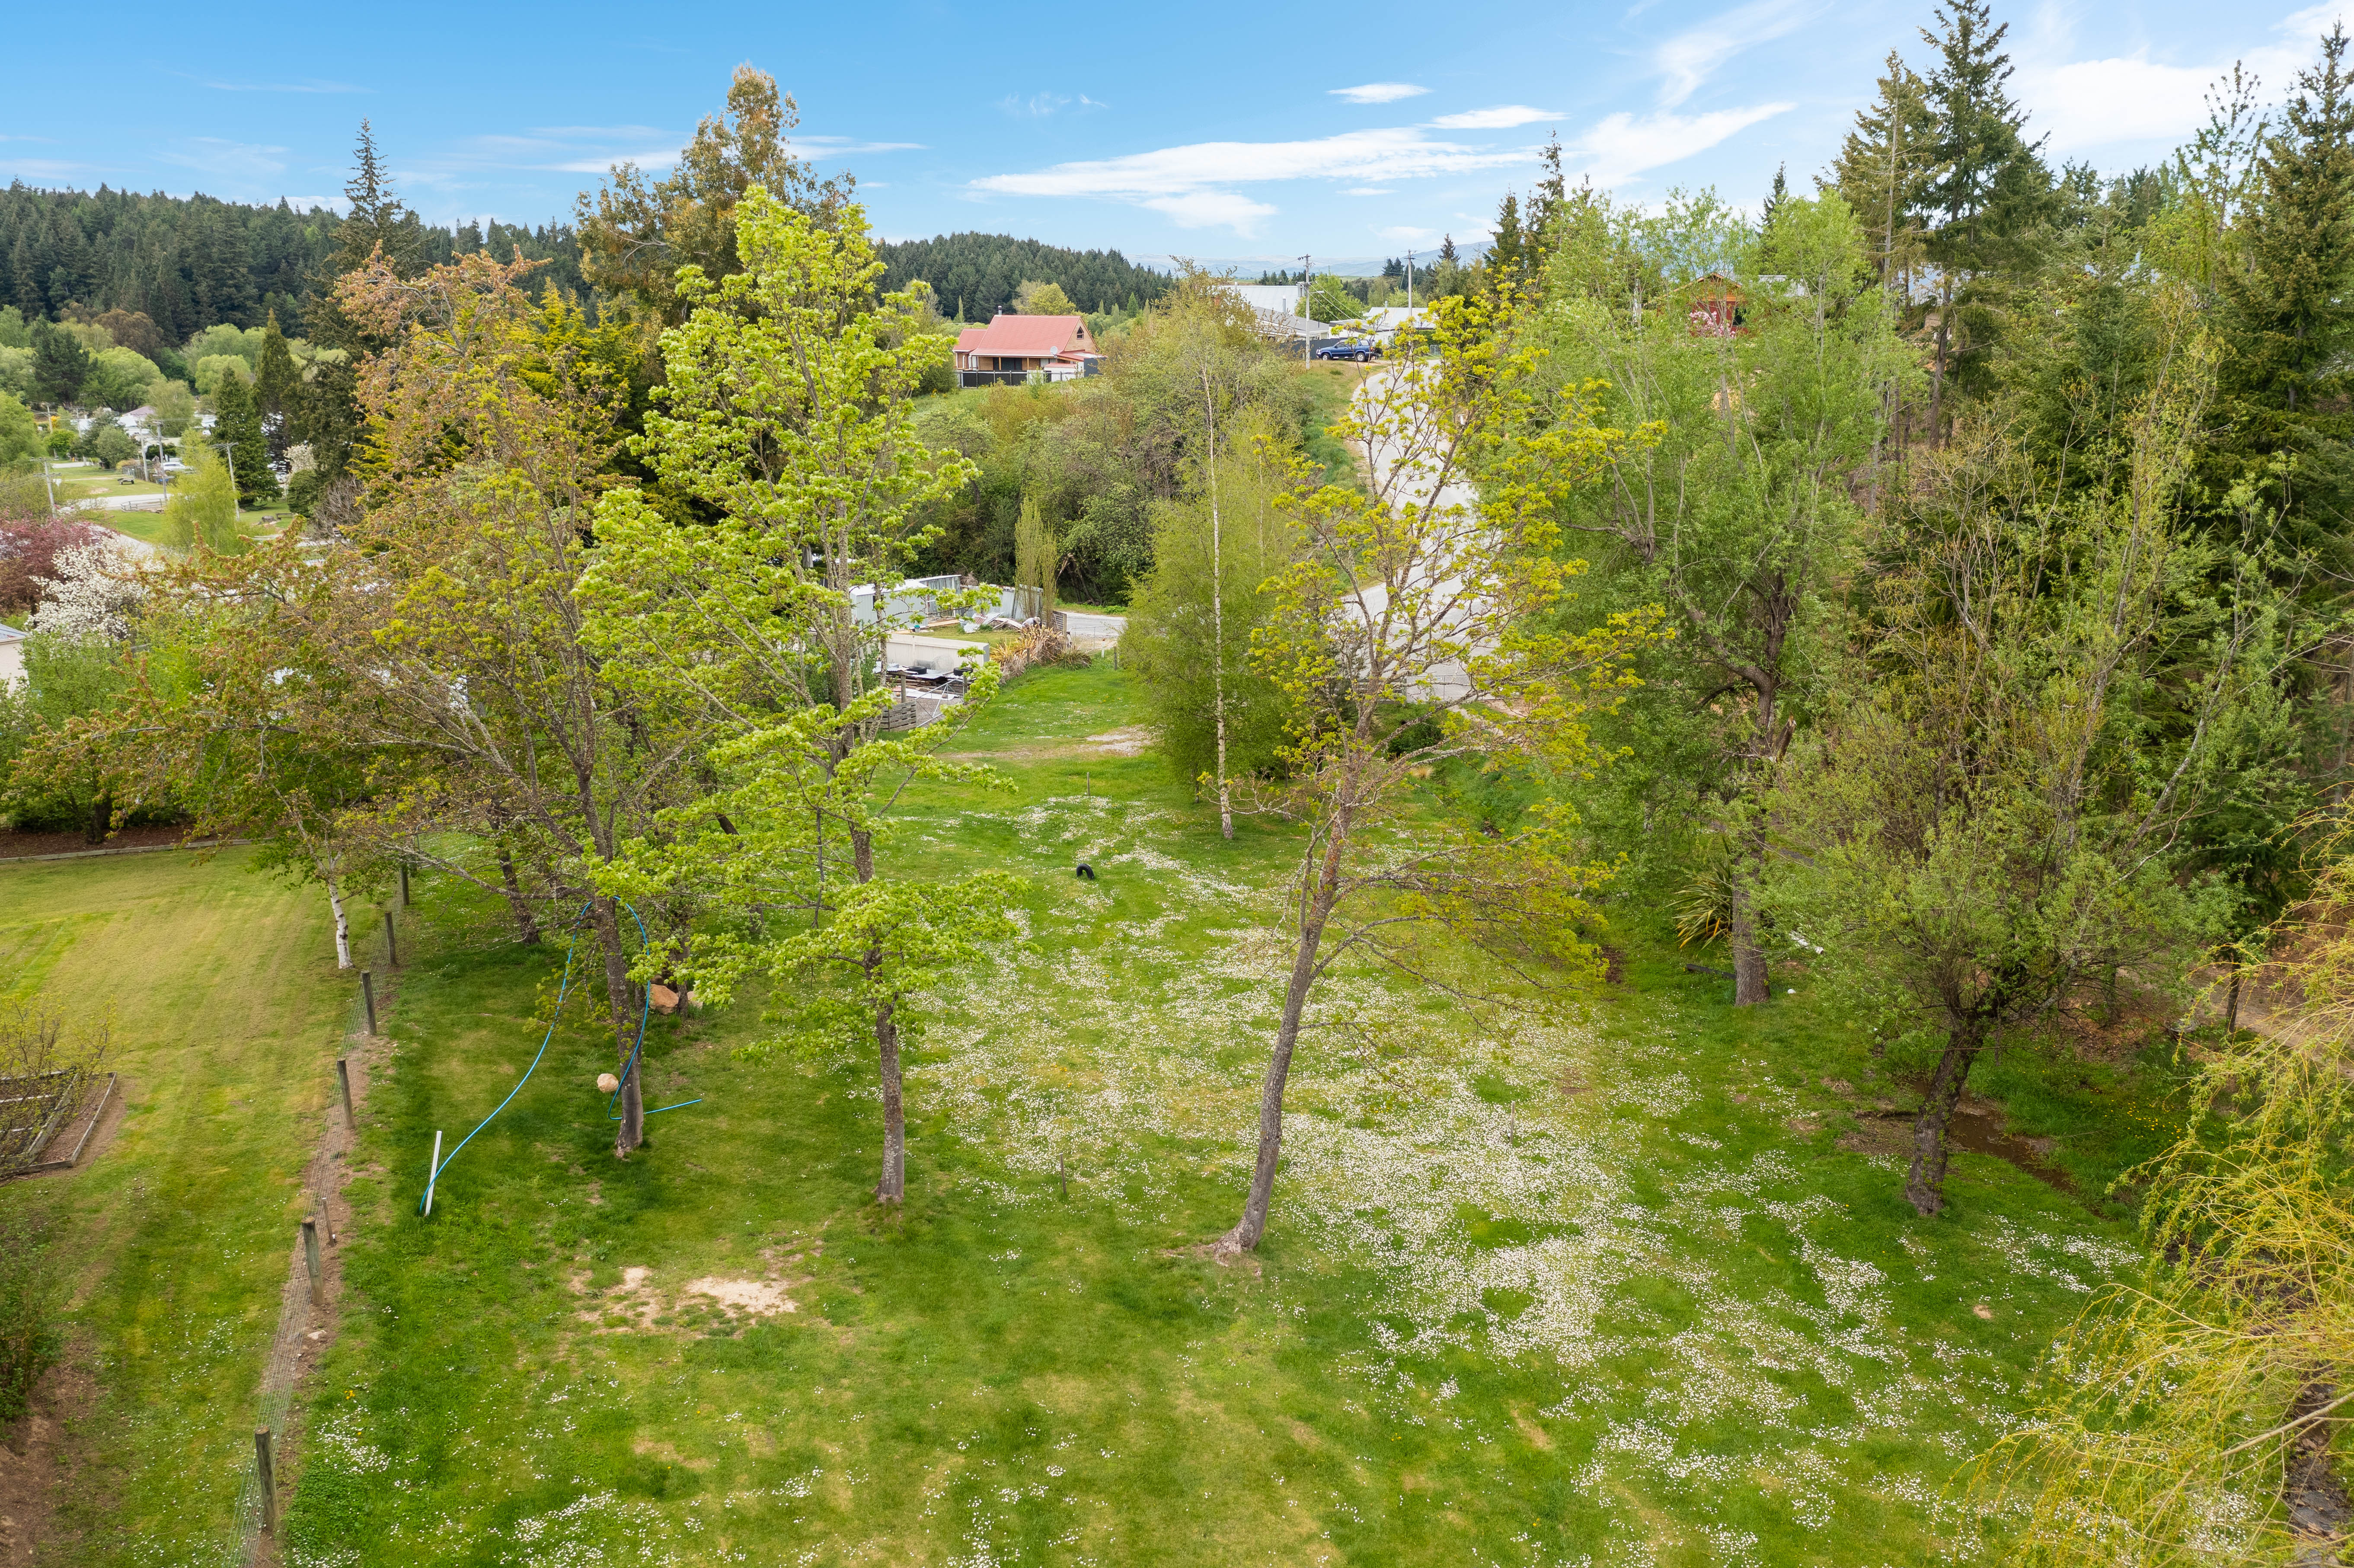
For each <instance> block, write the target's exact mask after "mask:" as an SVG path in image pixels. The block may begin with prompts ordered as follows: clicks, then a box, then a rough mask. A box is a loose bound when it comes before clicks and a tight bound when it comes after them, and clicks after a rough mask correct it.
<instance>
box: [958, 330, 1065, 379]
mask: <svg viewBox="0 0 2354 1568" xmlns="http://www.w3.org/2000/svg"><path fill="white" fill-rule="evenodd" d="M1099 363H1100V361H1099V359H1098V357H1097V354H1096V342H1095V336H1094V334H1091V333H1089V332H1088V331H1087V318H1085V317H1084V316H992V317H991V318H990V323H989V324H988V325H987V326H985V327H967V328H965V329H964V331H963V332H961V333H960V334H957V345H956V368H957V382H958V384H959V385H960V386H964V387H985V386H987V385H988V384H989V383H991V382H992V381H1027V380H1028V379H1030V377H1031V376H1044V378H1045V379H1047V380H1049V381H1076V380H1077V379H1078V378H1079V377H1080V376H1093V375H1094V374H1095V373H1096V369H1097V366H1098V364H1099Z"/></svg>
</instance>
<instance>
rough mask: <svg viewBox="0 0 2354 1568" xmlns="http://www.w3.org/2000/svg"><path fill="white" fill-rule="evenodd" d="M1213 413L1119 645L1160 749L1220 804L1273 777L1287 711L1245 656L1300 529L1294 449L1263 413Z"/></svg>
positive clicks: (1158, 535)
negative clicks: (1205, 447) (1286, 500)
mask: <svg viewBox="0 0 2354 1568" xmlns="http://www.w3.org/2000/svg"><path fill="white" fill-rule="evenodd" d="M1205 379H1207V377H1205ZM1217 401H1218V399H1216V398H1215V397H1214V398H1213V407H1214V408H1215V405H1216V402H1217ZM1217 414H1218V416H1219V418H1218V419H1217V424H1218V426H1219V433H1220V436H1221V440H1219V443H1218V450H1216V452H1215V453H1214V455H1211V454H1207V453H1205V454H1204V457H1203V459H1202V460H1201V461H1200V464H1199V472H1198V476H1197V477H1196V479H1195V482H1193V484H1192V485H1191V486H1189V488H1188V492H1187V493H1186V494H1185V495H1183V496H1182V497H1180V498H1178V499H1176V500H1173V501H1169V502H1164V503H1161V505H1160V506H1158V507H1157V508H1156V509H1155V511H1154V515H1153V537H1152V572H1151V575H1150V576H1149V577H1146V578H1145V580H1144V582H1143V584H1142V585H1141V587H1140V588H1139V590H1138V592H1137V594H1136V596H1135V598H1134V599H1132V600H1131V602H1130V604H1129V612H1128V630H1126V631H1125V632H1124V633H1122V634H1121V637H1120V641H1119V647H1120V663H1121V666H1122V667H1123V668H1124V669H1128V670H1130V671H1133V672H1134V673H1135V675H1136V678H1137V680H1139V681H1140V682H1141V683H1143V685H1144V688H1145V691H1146V693H1147V694H1148V695H1149V697H1150V702H1151V705H1152V721H1151V722H1152V730H1153V739H1154V742H1155V749H1156V750H1157V751H1158V752H1159V754H1160V755H1161V758H1163V759H1165V760H1166V761H1167V762H1168V763H1169V765H1170V767H1171V768H1173V769H1174V770H1175V771H1176V773H1177V776H1178V777H1179V778H1181V779H1183V780H1184V781H1185V782H1186V783H1187V784H1189V785H1195V786H1198V784H1199V783H1200V781H1201V780H1202V779H1204V778H1205V777H1214V781H1215V785H1216V788H1217V789H1218V792H1219V796H1220V800H1221V804H1222V806H1223V805H1224V804H1225V800H1227V798H1228V794H1227V789H1226V781H1227V779H1228V778H1229V777H1230V776H1231V775H1245V776H1247V775H1254V774H1260V773H1271V772H1273V771H1274V770H1275V769H1276V768H1277V766H1278V758H1279V757H1280V754H1281V752H1282V749H1283V747H1284V743H1285V740H1286V738H1287V735H1288V723H1289V718H1288V707H1287V705H1286V704H1285V703H1284V701H1283V699H1282V694H1281V693H1280V691H1279V690H1278V687H1277V686H1276V685H1275V683H1273V682H1272V681H1271V680H1269V679H1268V678H1267V676H1266V674H1265V673H1262V672H1260V671H1258V670H1257V669H1256V668H1254V666H1253V665H1252V662H1251V659H1250V650H1251V641H1252V638H1253V637H1254V636H1255V635H1257V632H1258V630H1259V629H1260V628H1261V627H1263V626H1264V625H1265V624H1266V622H1267V614H1268V611H1269V609H1271V607H1272V605H1273V598H1272V595H1271V594H1270V593H1269V592H1268V591H1267V587H1266V585H1267V582H1268V581H1269V580H1270V579H1271V578H1273V577H1275V576H1276V575H1277V574H1278V572H1279V571H1281V570H1282V568H1283V567H1286V566H1288V565H1289V564H1290V561H1291V559H1292V547H1293V524H1292V522H1291V518H1290V516H1289V514H1287V513H1284V512H1281V511H1278V509H1277V507H1276V504H1275V503H1276V497H1277V496H1278V494H1279V493H1281V492H1282V490H1283V488H1284V484H1285V482H1286V480H1287V478H1288V463H1286V462H1285V461H1283V457H1284V454H1288V451H1289V450H1290V448H1289V445H1288V443H1287V442H1285V441H1283V440H1281V439H1280V433H1279V432H1278V431H1275V430H1272V429H1269V428H1268V426H1269V424H1270V423H1271V421H1269V420H1268V419H1267V418H1266V416H1265V412H1264V411H1263V410H1259V409H1253V408H1247V407H1246V408H1241V409H1236V408H1235V407H1234V406H1233V404H1232V402H1228V403H1227V406H1226V407H1225V408H1223V409H1218V410H1217ZM1225 814H1226V816H1227V818H1228V821H1229V822H1230V821H1231V812H1227V813H1225ZM1227 836H1228V837H1232V836H1233V835H1232V832H1231V831H1229V832H1228V835H1227Z"/></svg>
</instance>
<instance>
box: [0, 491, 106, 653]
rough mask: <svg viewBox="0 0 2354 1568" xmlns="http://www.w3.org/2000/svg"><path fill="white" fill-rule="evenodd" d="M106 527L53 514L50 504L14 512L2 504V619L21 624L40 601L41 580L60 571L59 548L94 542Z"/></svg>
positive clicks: (0, 545) (0, 528) (0, 597)
mask: <svg viewBox="0 0 2354 1568" xmlns="http://www.w3.org/2000/svg"><path fill="white" fill-rule="evenodd" d="M104 534H105V530H103V529H101V528H99V527H97V526H95V525H93V524H88V523H69V522H64V521H60V520H58V519H55V518H52V517H50V516H49V515H48V510H47V507H46V506H44V507H43V509H42V510H41V511H39V512H31V511H27V512H26V513H22V514H14V515H11V514H9V509H8V508H6V507H5V505H0V620H9V621H11V622H14V623H16V624H17V625H20V626H21V625H22V624H23V623H24V622H23V618H24V617H25V616H27V615H28V614H30V613H31V612H32V611H33V609H35V608H36V607H37V606H38V605H39V603H40V602H41V587H40V583H41V579H42V578H45V577H56V576H57V574H58V567H57V558H58V553H59V552H60V551H64V550H70V549H75V548H79V547H80V546H88V545H95V544H97V543H99V542H100V540H101V538H102V537H103V536H104Z"/></svg>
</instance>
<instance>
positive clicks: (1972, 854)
mask: <svg viewBox="0 0 2354 1568" xmlns="http://www.w3.org/2000/svg"><path fill="white" fill-rule="evenodd" d="M2194 325H2195V318H2194V316H2193V313H2192V312H2191V311H2190V309H2189V308H2188V305H2187V302H2185V301H2183V300H2181V299H2180V298H2179V297H2178V298H2177V299H2176V300H2175V301H2174V302H2172V308H2171V312H2170V315H2169V321H2168V330H2169V332H2171V333H2172V334H2174V335H2175V346H2174V352H2173V353H2172V354H2171V355H2169V356H2168V367H2169V368H2168V374H2167V376H2164V377H2163V378H2161V379H2160V380H2159V381H2158V384H2157V385H2155V386H2154V387H2153V388H2152V390H2151V392H2150V393H2149V395H2148V396H2147V398H2146V399H2145V400H2144V401H2143V403H2142V405H2141V407H2140V408H2139V409H2138V410H2137V415H2136V418H2135V421H2134V429H2132V431H2131V442H2132V463H2131V469H2130V479H2129V482H2127V483H2126V484H2125V485H2123V486H2122V487H2121V488H2120V492H2119V493H2115V494H2111V493H2097V494H2094V495H2087V496H2080V497H2076V498H2071V499H2066V500H2049V499H2047V498H2045V497H2044V496H2042V495H2041V494H2040V493H2039V489H2038V483H2037V479H2036V476H2035V475H2034V474H2033V473H2032V471H2031V469H2029V468H2028V467H2027V466H2026V465H2023V464H2021V463H2020V462H2019V461H2017V458H2016V454H2015V453H2014V452H2013V451H2012V450H2009V448H2008V447H2007V446H2006V445H2005V444H2004V443H2003V441H2002V440H2001V439H2000V438H1999V436H1997V435H1995V434H1992V433H1988V432H1985V431H1981V430H1979V429H1977V428H1975V427H1971V428H1969V429H1967V430H1966V432H1965V433H1966V434H1967V437H1968V439H1967V440H1966V441H1962V442H1959V443H1958V444H1956V446H1955V447H1954V448H1952V449H1951V450H1947V451H1946V452H1944V453H1942V454H1940V455H1939V456H1938V457H1937V458H1936V459H1935V461H1934V463H1933V465H1932V467H1931V469H1930V471H1928V472H1927V473H1926V474H1925V475H1924V476H1923V478H1922V480H1921V482H1919V483H1918V484H1917V485H1916V486H1915V488H1914V490H1912V491H1911V492H1909V493H1907V494H1906V496H1905V497H1904V498H1903V501H1902V502H1901V503H1900V509H1899V510H1897V511H1896V512H1895V513H1894V514H1893V516H1892V517H1891V519H1890V520H1889V523H1888V524H1887V527H1888V532H1887V534H1886V535H1884V536H1883V537H1882V538H1880V539H1878V540H1876V541H1874V542H1873V549H1872V555H1873V556H1874V558H1875V562H1876V567H1875V570H1874V572H1873V574H1872V577H1871V579H1870V583H1869V588H1870V601H1869V606H1870V608H1869V612H1868V613H1869V619H1868V620H1867V621H1866V622H1865V623H1864V625H1863V626H1862V627H1861V630H1860V631H1859V648H1858V652H1857V667H1856V669H1855V671H1854V673H1853V678H1852V680H1851V681H1850V683H1848V684H1847V685H1846V687H1845V688H1844V691H1843V694H1842V696H1841V699H1840V703H1839V704H1838V705H1837V706H1836V707H1835V708H1834V710H1833V712H1832V713H1831V715H1829V718H1828V719H1827V721H1826V722H1825V723H1824V725H1823V726H1821V728H1820V729H1819V731H1818V732H1817V734H1816V736H1814V737H1813V738H1812V739H1811V740H1810V742H1809V743H1808V746H1807V747H1806V748H1805V752H1804V754H1803V756H1802V758H1800V763H1799V766H1797V768H1794V770H1793V772H1792V774H1791V775H1790V776H1789V779H1788V780H1787V787H1786V789H1784V790H1783V791H1782V792H1781V795H1780V797H1779V801H1778V810H1779V813H1780V815H1781V818H1782V821H1784V823H1785V824H1786V827H1787V832H1789V834H1790V836H1791V847H1792V852H1793V853H1794V854H1796V855H1797V856H1798V857H1800V858H1799V859H1798V860H1797V861H1796V862H1794V866H1795V867H1796V868H1797V869H1795V870H1793V872H1792V873H1791V874H1790V876H1789V880H1788V881H1787V882H1786V883H1784V884H1782V887H1783V890H1784V891H1783V897H1784V900H1785V914H1786V916H1787V917H1789V918H1791V919H1792V920H1793V921H1794V923H1795V924H1797V926H1798V927H1800V928H1802V929H1804V930H1805V931H1806V932H1807V934H1808V936H1809V937H1810V938H1812V939H1813V940H1814V941H1816V942H1817V943H1819V944H1820V945H1821V946H1822V947H1823V948H1825V949H1826V954H1825V957H1824V958H1823V959H1822V960H1821V968H1823V969H1827V970H1828V971H1829V974H1830V975H1831V977H1832V978H1833V980H1834V981H1835V983H1837V984H1839V985H1840V986H1841V987H1843V988H1845V989H1846V990H1847V991H1849V993H1850V994H1851V995H1853V996H1855V997H1857V998H1858V999H1859V1001H1861V1003H1862V1005H1864V1006H1865V1007H1867V1008H1869V1009H1871V1010H1872V1011H1873V1012H1875V1013H1876V1014H1877V1016H1879V1017H1882V1018H1888V1017H1892V1016H1894V1017H1903V1016H1904V1015H1906V1014H1907V1013H1909V1014H1910V1015H1911V1016H1912V1017H1913V1018H1914V1019H1916V1020H1918V1021H1919V1027H1920V1029H1922V1030H1923V1031H1925V1038H1926V1039H1927V1040H1928V1042H1929V1048H1930V1049H1931V1050H1932V1051H1934V1053H1935V1070H1934V1073H1933V1075H1932V1076H1931V1079H1930V1085H1929V1088H1928V1091H1927V1093H1926V1095H1925V1097H1924V1101H1923V1105H1922V1109H1921V1113H1920V1116H1919V1118H1918V1120H1917V1122H1916V1124H1915V1128H1914V1154H1913V1160H1912V1165H1911V1169H1910V1171H1909V1172H1908V1174H1907V1177H1906V1180H1905V1189H1904V1191H1905V1196H1906V1198H1907V1199H1908V1200H1909V1201H1910V1202H1912V1203H1913V1205H1914V1207H1915V1208H1916V1209H1917V1210H1918V1211H1919V1212H1920V1213H1923V1214H1924V1215H1927V1214H1932V1213H1936V1212H1937V1211H1938V1210H1939V1209H1941V1208H1943V1207H1944V1205H1945V1196H1944V1191H1943V1184H1944V1176H1945V1170H1946V1126H1947V1123H1948V1122H1949V1121H1950V1119H1951V1118H1952V1115H1953V1111H1954V1107H1955V1105H1956V1103H1957V1101H1958V1100H1959V1098H1960V1097H1961V1094H1962V1091H1963V1088H1964V1086H1965V1085H1966V1083H1967V1079H1968V1075H1969V1073H1970V1070H1971V1068H1972V1066H1973V1065H1975V1063H1976V1062H1977V1060H1978V1056H1979V1055H1980V1054H1982V1053H1983V1052H1984V1051H1985V1050H1986V1049H1987V1047H1988V1045H1989V1044H1991V1043H1993V1042H1994V1041H1996V1040H1997V1039H1999V1038H2001V1037H2003V1036H2004V1035H2005V1034H2006V1033H2007V1032H2010V1031H2014V1030H2017V1029H2019V1028H2020V1026H2022V1025H2024V1024H2026V1023H2027V1022H2030V1021H2031V1020H2035V1019H2039V1018H2041V1017H2044V1016H2046V1015H2047V1014H2049V1013H2050V1012H2052V1011H2053V1010H2054V1009H2057V1008H2059V1007H2062V1006H2063V1005H2067V1004H2069V1003H2071V1002H2072V1001H2074V1000H2075V999H2076V997H2077V994H2078V992H2079V991H2080V989H2082V988H2084V987H2086V986H2088V985H2091V986H2095V987H2097V988H2098V991H2101V992H2105V993H2111V994H2113V993H2114V989H2115V980H2116V977H2117V976H2118V975H2119V974H2120V973H2121V972H2122V973H2124V974H2127V975H2131V976H2133V977H2135V979H2136V980H2137V983H2139V984H2141V985H2142V986H2144V987H2146V988H2147V989H2150V990H2153V991H2161V992H2163V991H2168V990H2171V989H2173V988H2174V987H2175V986H2176V985H2177V984H2178V983H2179V978H2180V976H2181V975H2182V973H2183V972H2184V970H2185V969H2186V968H2187V966H2188V964H2189V963H2190V962H2191V961H2193V960H2194V959H2195V958H2196V957H2197V956H2198V954H2199V953H2200V951H2201V949H2202V948H2203V946H2204V944H2205V943H2206V942H2207V941H2208V940H2211V938H2212V934H2213V933H2214V932H2215V931H2216V930H2217V929H2218V928H2219V927H2220V923H2221V919H2222V918H2223V916H2224V915H2225V914H2226V913H2227V907H2228V905H2229V904H2230V902H2231V895H2230V894H2229V892H2228V890H2226V889H2224V888H2221V887H2220V886H2218V885H2216V884H2215V883H2214V882H2213V881H2212V880H2211V879H2206V878H2200V877H2196V876H2192V875H2189V874H2186V872H2187V870H2188V867H2187V866H2186V865H2185V864H2184V854H2183V849H2182V839H2183V838H2184V836H2185V834H2186V830H2187V828H2188V826H2189V824H2191V823H2192V822H2194V821H2196V819H2197V817H2198V814H2199V812H2200V810H2201V809H2202V805H2203V803H2204V798H2205V797H2206V796H2207V795H2208V794H2209V793H2210V792H2211V790H2213V789H2215V788H2217V786H2218V784H2219V783H2220V782H2223V781H2226V780H2225V779H2224V778H2223V777H2221V776H2224V775H2227V774H2228V769H2224V768H2221V767H2219V764H2220V763H2221V761H2222V760H2223V759H2224V758H2228V757H2229V755H2230V748H2229V744H2228V743H2229V741H2230V740H2231V739H2232V736H2234V735H2235V733H2236V732H2238V731H2240V730H2242V729H2243V728H2244V727H2245V726H2246V725H2247V724H2248V723H2249V722H2250V715H2251V714H2252V713H2253V712H2255V711H2258V710H2260V709H2261V707H2262V705H2263V704H2264V701H2266V700H2267V698H2268V696H2269V694H2270V692H2271V683H2272V682H2273V679H2274V673H2275V671H2276V669H2277V667H2278V659H2279V653H2278V627H2277V622H2276V616H2275V615H2274V611H2273V609H2272V608H2271V607H2270V605H2269V602H2268V599H2267V593H2266V590H2265V588H2264V582H2263V577H2262V574H2261V573H2260V572H2255V573H2251V572H2249V571H2248V570H2246V569H2244V568H2240V569H2234V568H2233V567H2232V565H2231V564H2230V563H2228V562H2225V563H2219V562H2218V561H2217V560H2216V559H2215V558H2214V557H2213V556H2211V554H2210V553H2209V551H2208V549H2207V547H2206V546H2202V545H2201V544H2200V542H2199V541H2198V540H2197V539H2196V538H2195V537H2194V536H2192V535H2190V534H2189V533H2188V532H2187V531H2186V530H2185V529H2184V528H2183V527H2182V525H2181V524H2180V522H2179V519H2178V517H2177V516H2176V514H2175V513H2174V510H2173V507H2172V502H2173V499H2174V495H2175V493H2176V490H2177V487H2178V486H2179V482H2180V479H2181V475H2182V472H2183V468H2184V464H2185V462H2186V461H2187V457H2188V451H2189V448H2190V445H2191V444H2192V443H2193V441H2194V440H2195V439H2196V435H2197V431H2198V429H2199V427H2200V420H2201V418H2203V417H2204V411H2205V407H2206V400H2207V397H2208V396H2209V394H2210V378H2211V349H2210V348H2208V347H2207V346H2205V345H2204V344H2201V343H2200V341H2199V340H2198V338H2197V336H2196V334H2195V333H2194V331H2193V327H2194ZM2219 567H2220V569H2219ZM2185 646H2195V647H2200V648H2202V649H2203V653H2204V656H2203V658H2202V659H2201V660H2200V662H2199V664H2198V666H2197V667H2196V668H2195V669H2193V670H2192V671H2190V672H2189V675H2190V678H2187V679H2186V678H2182V673H2180V672H2177V673H2172V674H2170V675H2168V674H2167V673H2166V672H2165V670H2164V666H2165V665H2166V663H2167V662H2168V660H2169V659H2171V658H2172V657H2174V653H2175V651H2176V650H2179V649H2180V648H2183V647H2185ZM2162 676H2163V677H2164V678H2162Z"/></svg>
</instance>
